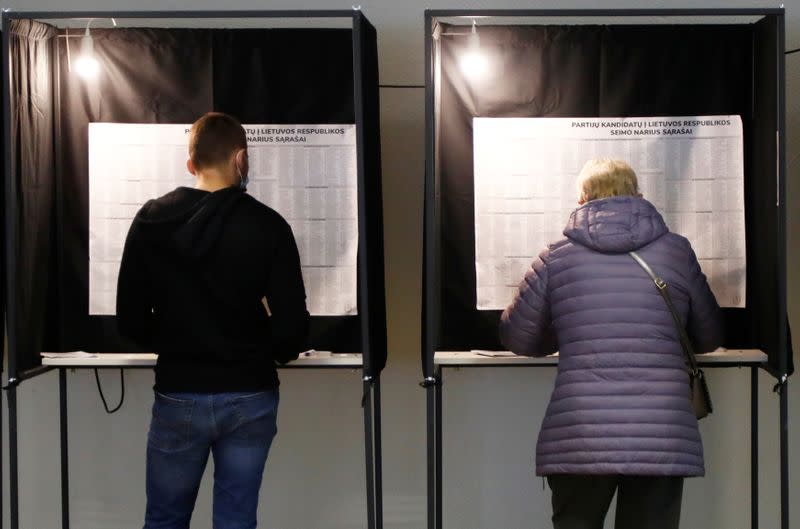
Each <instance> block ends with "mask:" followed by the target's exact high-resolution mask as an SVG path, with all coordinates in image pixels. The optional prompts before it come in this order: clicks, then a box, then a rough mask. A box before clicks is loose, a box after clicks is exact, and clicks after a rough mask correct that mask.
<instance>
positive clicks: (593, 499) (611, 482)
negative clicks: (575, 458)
mask: <svg viewBox="0 0 800 529" xmlns="http://www.w3.org/2000/svg"><path fill="white" fill-rule="evenodd" d="M547 482H548V483H549V485H550V489H551V490H552V491H553V527H554V528H555V529H603V521H604V520H605V518H606V514H607V513H608V508H609V506H610V505H611V500H612V499H613V498H614V492H616V493H617V517H616V520H615V523H614V528H615V529H677V528H678V524H679V523H680V519H681V497H682V495H683V478H682V477H650V476H574V475H553V476H548V478H547Z"/></svg>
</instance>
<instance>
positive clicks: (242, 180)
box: [236, 166, 250, 191]
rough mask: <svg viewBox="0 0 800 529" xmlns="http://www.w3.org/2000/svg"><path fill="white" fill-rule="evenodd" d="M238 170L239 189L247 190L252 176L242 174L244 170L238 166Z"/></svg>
mask: <svg viewBox="0 0 800 529" xmlns="http://www.w3.org/2000/svg"><path fill="white" fill-rule="evenodd" d="M236 172H237V173H239V189H241V190H242V191H247V184H248V183H249V182H250V176H249V175H244V176H242V170H241V169H239V167H238V166H237V167H236Z"/></svg>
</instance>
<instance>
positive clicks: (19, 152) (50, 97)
mask: <svg viewBox="0 0 800 529" xmlns="http://www.w3.org/2000/svg"><path fill="white" fill-rule="evenodd" d="M55 35H56V31H55V29H54V28H52V27H51V26H48V25H46V24H41V23H38V22H35V21H30V20H24V21H21V20H14V21H12V22H11V24H10V26H9V30H8V39H9V61H10V64H9V65H8V66H9V73H10V81H11V82H10V85H11V86H10V101H9V102H10V111H9V115H8V117H9V121H10V125H11V127H10V129H11V130H10V138H8V140H9V142H10V144H11V159H10V169H11V171H10V173H8V174H6V178H8V179H10V183H12V185H13V190H12V192H13V193H14V195H13V198H14V201H15V202H16V209H15V210H12V211H13V212H14V217H13V219H12V220H11V221H10V222H9V223H8V224H7V226H6V230H8V231H12V230H13V240H14V242H15V245H14V247H13V248H8V252H9V253H10V254H7V255H6V262H7V263H8V264H7V266H8V267H9V268H11V269H12V270H10V271H11V272H13V273H11V274H8V276H7V277H8V279H9V281H10V282H11V283H10V284H8V285H7V287H8V290H7V293H8V297H7V298H5V299H6V307H7V310H8V311H9V312H12V311H13V314H14V318H13V321H10V322H9V324H10V325H9V328H8V347H9V350H10V351H12V355H13V357H14V359H15V360H16V362H14V361H12V360H10V361H9V366H10V367H11V369H10V371H11V373H10V376H16V375H17V371H22V370H25V369H27V368H29V367H32V366H35V365H39V363H40V362H39V352H40V351H42V350H43V349H42V336H43V333H44V330H45V327H46V323H47V320H48V310H49V309H50V307H49V305H48V291H49V287H50V286H51V270H50V268H49V264H50V262H51V260H52V258H53V251H52V250H53V242H54V230H53V229H52V223H53V220H54V219H53V206H54V203H55V196H54V193H55V185H54V183H55V160H54V142H53V130H54V123H53V115H54V108H53V101H54V87H53V71H54V68H53V40H54V39H53V37H54V36H55ZM6 198H9V197H6ZM6 230H4V232H5V231H6ZM15 323H16V325H15ZM20 327H24V330H23V332H17V331H18V329H19V328H20Z"/></svg>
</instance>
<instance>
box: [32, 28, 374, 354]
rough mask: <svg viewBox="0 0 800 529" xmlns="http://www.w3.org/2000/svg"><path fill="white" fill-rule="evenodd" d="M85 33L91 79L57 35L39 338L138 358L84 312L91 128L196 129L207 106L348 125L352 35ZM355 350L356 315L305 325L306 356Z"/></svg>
mask: <svg viewBox="0 0 800 529" xmlns="http://www.w3.org/2000/svg"><path fill="white" fill-rule="evenodd" d="M62 34H63V32H62ZM92 36H93V38H94V52H95V55H96V57H97V59H98V62H99V63H100V64H101V65H102V67H101V71H100V73H99V75H98V77H97V79H96V80H95V81H91V82H87V81H86V80H84V79H82V78H80V77H78V76H77V75H75V74H74V73H73V72H70V63H71V61H72V60H74V59H75V57H76V55H77V53H76V52H77V51H79V42H80V41H79V40H78V39H58V41H59V43H58V50H57V56H58V64H57V71H58V74H59V79H58V90H57V94H56V95H57V101H58V109H57V112H56V115H57V116H59V118H60V120H61V123H60V125H57V126H56V130H57V147H58V148H59V149H60V151H59V153H58V164H57V167H58V171H59V173H58V182H59V184H60V189H59V190H58V197H59V201H58V204H57V217H58V219H59V221H58V222H57V223H56V227H57V237H56V239H57V241H56V244H55V246H56V250H55V252H56V253H57V254H58V255H59V256H61V258H60V260H59V261H58V262H54V263H50V266H52V267H53V268H54V269H56V270H57V272H56V274H57V278H58V281H57V282H56V283H55V285H56V286H53V287H52V288H50V289H49V295H50V297H51V301H52V302H53V304H54V306H55V307H57V309H55V311H54V312H55V314H56V316H57V318H56V321H55V322H54V324H53V325H52V326H48V328H47V329H46V330H45V332H46V340H47V348H48V349H50V350H74V349H82V350H88V351H105V352H116V351H119V352H125V351H135V350H136V348H135V346H134V345H133V344H130V343H127V342H126V341H124V340H123V339H122V338H121V337H119V336H118V335H117V333H116V326H115V321H114V318H113V317H100V316H88V291H89V289H88V253H89V252H88V247H89V241H88V196H89V189H88V144H87V142H88V124H89V123H90V122H117V123H192V122H193V121H194V120H195V119H197V118H198V117H199V116H200V115H201V114H203V113H205V112H208V111H211V110H217V111H222V112H228V113H231V114H233V115H235V116H237V117H238V118H239V119H240V120H241V121H242V122H244V123H247V122H249V123H355V111H354V103H353V41H352V31H350V30H346V29H313V30H312V29H252V30H250V29H247V30H238V29H237V30H233V29H220V30H218V29H139V28H136V29H134V28H125V29H122V28H117V29H97V30H92ZM67 41H69V43H70V50H67V46H66V44H67ZM378 176H379V173H378ZM381 286H382V285H381ZM384 325H385V323H384ZM27 331H28V330H27V329H25V332H26V333H27ZM360 345H361V334H360V329H359V317H358V316H347V317H314V318H312V323H311V346H312V347H313V348H315V349H319V350H332V351H334V352H357V351H360V350H361V347H360ZM37 355H38V352H37ZM30 360H31V362H30V364H31V365H38V363H39V362H38V359H35V360H34V359H33V358H31V359H30Z"/></svg>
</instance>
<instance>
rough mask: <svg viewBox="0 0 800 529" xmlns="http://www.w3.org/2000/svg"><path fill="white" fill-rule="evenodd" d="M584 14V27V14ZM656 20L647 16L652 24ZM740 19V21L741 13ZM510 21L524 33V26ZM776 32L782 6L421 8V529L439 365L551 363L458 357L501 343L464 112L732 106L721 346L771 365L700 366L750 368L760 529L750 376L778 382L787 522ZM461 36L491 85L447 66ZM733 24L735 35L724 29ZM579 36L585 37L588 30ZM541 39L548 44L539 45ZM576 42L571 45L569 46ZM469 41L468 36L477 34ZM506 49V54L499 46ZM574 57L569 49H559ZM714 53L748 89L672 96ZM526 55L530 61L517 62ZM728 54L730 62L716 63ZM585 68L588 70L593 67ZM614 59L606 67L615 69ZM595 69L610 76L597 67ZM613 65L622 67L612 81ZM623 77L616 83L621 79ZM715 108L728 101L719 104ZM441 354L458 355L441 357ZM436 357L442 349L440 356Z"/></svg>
mask: <svg viewBox="0 0 800 529" xmlns="http://www.w3.org/2000/svg"><path fill="white" fill-rule="evenodd" d="M588 19H591V22H586V20H588ZM653 19H656V20H657V22H653ZM742 19H747V21H746V22H742V21H741V20H742ZM648 20H649V22H648ZM476 24H477V26H476ZM658 25H663V27H662V28H661V29H660V30H657V32H656V33H651V35H652V40H653V41H658V40H659V39H663V40H662V42H661V44H660V45H659V44H657V43H656V44H646V42H647V39H643V38H642V37H643V36H644V32H645V31H647V32H652V31H654V28H657V26H658ZM565 26H566V27H568V28H569V29H568V30H565V31H564V33H563V34H566V33H567V32H569V35H570V36H572V37H574V39H573V40H570V38H566V39H565V40H566V41H567V46H569V45H572V46H573V51H572V52H567V51H564V50H563V48H562V49H561V50H560V51H561V52H562V53H561V54H560V55H559V53H558V52H555V51H552V50H551V49H548V50H547V51H544V48H546V47H547V45H552V46H553V47H555V44H554V42H556V41H557V40H558V39H559V36H563V34H559V33H558V31H559V30H561V29H562V28H563V27H565ZM615 26H616V27H620V28H622V29H620V30H618V31H617V33H613V35H617V36H618V37H619V38H618V39H617V42H622V43H623V45H622V46H621V47H617V48H616V50H615V51H616V52H617V53H616V55H613V53H612V52H608V54H607V55H606V56H603V58H598V59H594V60H595V61H596V63H594V64H593V63H591V62H589V63H586V62H581V61H585V60H586V57H587V56H589V57H600V53H601V52H600V50H599V49H598V48H599V47H600V46H599V45H596V46H595V48H592V47H591V44H590V45H587V44H586V43H585V42H578V41H579V40H580V38H579V36H580V35H583V34H590V33H591V32H594V33H595V34H596V35H597V37H596V38H598V39H601V38H602V36H601V35H602V34H603V33H604V32H605V33H608V31H609V28H613V27H615ZM521 27H523V28H525V29H523V30H521V29H520V28H521ZM531 27H537V28H538V30H539V31H541V32H542V33H539V34H537V35H538V37H531V35H532V34H531V33H524V31H529V29H528V28H531ZM784 27H785V22H784V10H783V8H779V9H772V8H757V9H579V10H563V9H543V10H536V9H533V10H500V9H489V10H427V11H426V12H425V27H424V32H425V60H426V63H425V88H426V95H425V102H426V109H425V115H426V152H425V160H426V162H425V163H426V166H425V203H424V215H425V219H424V242H423V261H424V264H423V300H422V347H421V353H422V358H421V362H422V372H423V380H422V382H421V383H420V385H421V386H422V387H424V388H425V389H426V393H427V460H428V476H427V488H428V495H427V497H428V506H427V518H428V525H427V526H428V529H443V527H444V525H443V507H442V503H443V494H442V487H443V476H442V473H443V446H442V445H443V440H442V437H443V432H442V428H443V423H442V413H443V409H442V392H443V378H442V376H443V368H446V367H453V368H466V367H472V368H475V367H480V366H481V365H483V366H492V367H515V366H516V367H520V366H519V365H517V364H523V365H524V366H525V367H553V366H555V365H557V361H555V360H552V359H541V360H542V361H537V362H516V361H515V362H505V363H504V362H501V361H496V362H495V361H487V360H485V359H484V360H477V361H476V360H475V359H467V360H459V359H458V358H457V356H458V355H459V354H461V352H467V351H472V350H475V349H479V350H480V349H482V350H502V349H503V347H502V346H501V345H500V343H499V337H498V336H497V331H496V329H497V323H498V321H499V316H500V311H478V310H477V309H476V297H475V296H476V294H475V259H474V256H475V253H474V252H475V247H474V234H473V233H472V230H473V229H474V228H473V227H474V213H473V209H472V208H473V207H474V201H472V199H473V196H474V188H473V187H472V186H473V183H472V167H471V160H472V156H471V152H472V131H471V121H472V118H473V117H477V116H480V117H547V116H552V117H625V116H651V115H652V116H681V115H709V114H715V113H716V114H726V113H727V114H739V115H742V117H743V123H744V131H745V143H746V146H745V202H746V206H745V208H746V213H745V216H746V229H747V232H748V235H749V236H748V237H747V259H748V272H747V273H748V277H747V283H748V284H747V300H748V301H747V303H748V306H747V307H746V308H745V309H726V310H725V316H726V334H727V335H728V337H727V340H726V342H728V343H725V344H724V345H725V347H727V348H728V349H760V350H761V351H763V352H764V353H767V355H766V356H767V358H768V360H767V361H747V360H742V361H736V360H734V361H731V362H728V363H725V364H715V363H706V362H704V363H703V364H704V365H705V366H706V367H749V368H750V372H751V373H750V374H751V376H750V391H751V410H750V430H751V458H752V459H751V526H752V527H753V528H756V527H758V520H759V514H758V459H759V450H758V372H759V370H761V369H763V370H765V371H767V372H768V373H770V374H771V375H773V376H774V377H775V379H776V385H775V390H776V392H777V393H778V394H779V399H778V400H779V407H780V413H779V423H780V426H779V428H780V432H779V439H780V505H781V528H782V529H787V528H788V527H789V476H788V452H789V445H788V429H787V425H788V389H787V388H788V377H789V375H791V374H792V372H793V362H792V352H791V339H790V336H789V329H788V324H787V310H786V237H785V234H786V185H785V166H786V155H785V140H784V137H785V134H784V130H785V117H784V116H785V103H784V100H785V94H784ZM472 31H477V33H478V34H479V37H480V39H479V40H478V41H477V42H478V46H479V48H481V51H484V50H483V48H484V46H486V45H487V42H488V43H489V44H488V47H489V48H491V49H492V51H493V52H494V53H495V55H493V56H492V58H493V59H497V57H501V59H498V63H499V61H500V60H504V61H505V62H504V63H502V68H503V74H502V75H500V74H497V75H494V76H492V80H491V81H490V83H489V85H488V86H490V88H487V87H485V86H482V87H480V88H475V87H474V86H471V84H470V82H469V81H468V80H465V77H466V76H465V75H464V74H459V73H457V72H456V70H457V69H458V66H459V65H458V61H457V57H458V55H457V54H458V53H459V52H463V51H464V50H465V49H466V47H467V46H468V45H470V44H469V41H470V39H469V36H470V34H471V32H472ZM515 31H516V32H517V33H515ZM530 31H533V30H530ZM713 31H716V33H713V35H714V37H719V36H724V35H723V33H725V32H728V33H726V35H728V36H727V37H725V38H723V39H722V41H721V42H725V44H716V45H711V46H707V45H708V44H709V42H708V38H706V39H705V40H703V37H702V35H701V34H700V32H706V33H707V34H709V32H713ZM737 31H738V32H740V33H741V35H739V36H738V37H737V36H733V34H734V33H735V32H737ZM545 32H547V33H545ZM637 32H638V33H637ZM575 35H578V37H575ZM637 37H638V38H637ZM714 37H711V38H714ZM681 38H687V39H688V40H689V41H690V43H688V44H687V43H681V42H678V39H681ZM526 39H530V40H534V39H538V40H537V41H536V43H535V44H531V46H532V47H534V48H536V50H537V52H538V53H539V54H540V55H539V56H538V57H537V60H539V62H537V63H536V64H535V66H532V63H531V62H530V61H531V60H532V59H530V57H528V58H527V59H525V58H520V57H521V56H522V55H523V54H524V52H521V51H520V49H521V48H524V47H525V46H526V45H528V44H529V42H530V41H529V40H526ZM626 39H628V40H627V41H626ZM736 39H741V40H740V41H739V46H738V47H737V46H733V47H732V48H733V50H734V51H730V50H728V51H727V52H724V51H723V52H722V53H720V50H721V49H722V48H723V47H726V46H728V47H730V46H729V43H730V42H735V41H736ZM589 40H591V39H586V41H589ZM498 42H502V45H504V46H506V49H505V50H504V51H502V52H501V51H498V49H499V48H500V47H501V45H500V44H498ZM543 42H546V43H548V44H542V43H543ZM576 42H578V43H577V44H575V43H576ZM595 42H599V40H598V41H595ZM604 42H605V41H604ZM626 42H627V44H628V47H627V48H626V47H625V43H626ZM700 43H702V44H700ZM472 45H473V46H474V45H475V44H474V41H473V42H472ZM493 45H494V46H495V47H494V48H492V46H493ZM509 49H513V50H514V51H508V50H509ZM707 49H711V51H707ZM575 50H577V51H575ZM653 50H655V51H653ZM737 50H738V52H739V53H741V56H739V57H738V58H737V57H735V54H736V53H737ZM573 52H574V54H573V55H569V53H573ZM595 52H596V54H595ZM651 52H652V53H654V58H650V57H647V54H648V53H651ZM502 53H507V55H502ZM514 53H517V54H518V55H514ZM580 53H583V57H580V56H578V57H577V58H576V55H579V54H580ZM715 53H716V54H717V55H716V56H715V55H714V54H715ZM725 53H727V54H728V55H727V56H726V55H725ZM593 54H594V55H593ZM565 57H569V58H571V59H575V60H574V61H573V62H572V63H570V64H569V66H563V65H564V64H565V63H567V62H568V61H566V60H565ZM673 57H679V59H677V62H675V63H673V62H671V61H672V60H673ZM711 57H718V58H720V59H722V63H723V64H727V65H728V66H731V65H733V66H734V68H732V69H736V70H739V72H738V73H737V74H736V75H740V76H741V81H743V82H744V83H745V85H744V86H739V85H737V84H733V85H726V87H727V88H728V89H729V91H730V92H736V93H737V95H731V96H730V97H729V98H728V101H727V103H723V104H720V105H716V106H715V105H714V104H711V105H710V108H707V107H709V101H710V100H711V99H712V98H711V97H709V95H708V90H697V99H698V101H699V102H697V103H696V104H687V103H686V101H685V100H684V101H683V102H682V103H677V107H676V104H673V103H672V102H671V101H672V98H673V93H672V92H675V93H677V94H682V95H683V97H684V99H686V93H687V90H688V91H689V92H691V93H692V95H695V93H694V92H695V89H696V87H697V86H698V84H702V83H703V82H708V83H709V84H711V85H719V84H724V83H725V81H728V80H729V79H728V78H722V79H719V80H717V81H714V78H713V76H714V75H717V74H718V72H719V69H714V68H708V66H709V64H708V61H709V58H711ZM607 58H608V60H606V59H607ZM525 60H528V61H529V62H527V63H526V62H525ZM589 60H590V61H591V59H589ZM681 60H683V61H684V63H681ZM725 60H731V61H733V62H728V63H726V62H725ZM614 61H616V63H615V62H614ZM692 61H695V62H696V64H695V65H694V67H693V68H692V69H691V74H696V75H697V79H694V78H692V77H691V75H687V78H685V79H673V80H668V79H666V78H665V77H664V75H670V74H669V73H667V74H664V73H663V71H660V72H659V71H656V70H657V69H662V70H670V67H674V66H675V64H692ZM703 61H705V63H704V62H703ZM648 63H649V64H648ZM576 64H577V65H578V66H575V65H576ZM587 64H588V66H589V67H588V68H587V67H586V66H587ZM601 64H602V66H601ZM629 64H637V65H638V67H640V68H644V70H631V71H630V72H628V73H627V74H625V73H624V70H620V67H621V66H624V67H625V68H627V67H628V65H629ZM562 67H564V68H567V69H569V72H567V73H565V74H563V75H561V76H560V77H559V76H558V75H554V73H557V71H558V70H559V68H562ZM594 67H596V70H593V69H592V68H594ZM615 67H616V68H617V70H614V68H615ZM604 69H608V71H607V72H605V75H602V74H601V73H602V72H603V70H604ZM587 70H588V71H590V72H594V73H595V74H596V78H592V77H591V74H586V71H587ZM642 71H644V72H645V73H646V74H647V75H646V76H645V77H651V79H647V80H648V81H653V86H652V87H651V88H652V89H651V90H643V86H641V84H638V85H637V82H639V83H641V79H638V80H634V81H631V80H627V81H626V80H625V79H624V78H625V77H633V76H634V75H635V74H636V73H641V72H642ZM542 72H544V73H542ZM614 73H617V74H619V75H617V76H616V77H614ZM672 73H674V71H672ZM581 75H586V77H581ZM526 76H527V77H526ZM548 76H549V77H548ZM619 78H623V80H622V83H623V84H622V85H620V84H615V83H619V82H620V81H619ZM537 81H538V84H537ZM581 81H587V83H586V84H588V85H590V88H589V89H588V90H589V93H587V92H585V91H584V92H581V91H580V90H581V89H582V86H583V85H582V83H581ZM658 81H665V85H666V87H665V88H662V90H661V91H660V92H661V93H659V87H658ZM604 82H605V84H603V83H604ZM626 82H627V83H628V85H627V86H625V84H624V83H626ZM680 83H685V84H687V85H688V87H683V88H682V87H681V86H680ZM592 87H594V88H596V92H592V91H591V90H592ZM615 88H617V89H619V88H622V89H621V90H619V91H618V92H619V95H618V97H616V99H614V98H613V96H614V94H615V90H614V89H615ZM559 90H560V91H559ZM576 92H577V94H576ZM653 93H655V95H653ZM642 94H647V96H653V99H652V100H650V101H648V100H646V99H647V96H644V95H642ZM484 96H485V97H484ZM581 96H583V97H581ZM626 96H627V99H626ZM602 97H607V98H609V97H610V100H609V101H607V102H606V103H605V106H603V105H604V103H602V102H600V101H601V100H602ZM680 98H681V96H680V95H677V96H675V99H677V100H680ZM736 98H738V100H735V99H736ZM628 100H633V102H630V101H628ZM734 100H735V101H734ZM587 101H588V102H587ZM584 103H585V104H584ZM681 104H682V105H683V106H682V107H681ZM559 105H561V106H559ZM726 105H727V106H726ZM737 105H738V106H737ZM723 107H724V109H738V110H736V111H727V112H723V111H720V110H721V109H723ZM681 109H683V110H681ZM687 109H688V110H687ZM748 194H750V195H751V196H748ZM471 201H472V204H471V203H470V202H471ZM753 233H758V234H759V236H760V237H761V240H759V247H758V250H757V251H756V243H755V242H754V241H753V239H756V237H754V236H753ZM761 243H763V247H762V246H761ZM756 268H757V269H758V270H757V271H755V269H756ZM756 320H758V321H756ZM742 329H744V330H742ZM748 333H749V334H748ZM448 351H450V352H451V353H449V354H450V355H455V357H451V359H450V360H446V359H445V356H446V355H448V353H447V352H448ZM440 352H442V353H441V357H440V358H437V355H438V354H439V353H440ZM452 358H455V359H454V360H453V359H452ZM712 391H713V388H712Z"/></svg>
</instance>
